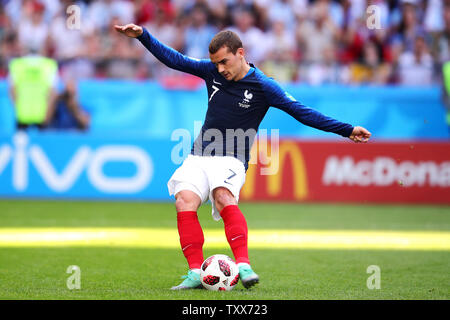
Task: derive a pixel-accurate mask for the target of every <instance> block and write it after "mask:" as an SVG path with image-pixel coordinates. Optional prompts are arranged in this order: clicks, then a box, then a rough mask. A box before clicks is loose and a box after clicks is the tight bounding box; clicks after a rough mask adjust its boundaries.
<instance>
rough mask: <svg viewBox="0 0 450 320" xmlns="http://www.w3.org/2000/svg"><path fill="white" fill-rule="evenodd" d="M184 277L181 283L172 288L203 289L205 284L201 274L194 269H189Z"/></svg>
mask: <svg viewBox="0 0 450 320" xmlns="http://www.w3.org/2000/svg"><path fill="white" fill-rule="evenodd" d="M181 279H184V281H183V282H182V283H180V284H179V285H177V286H175V287H172V288H171V289H170V290H189V289H202V288H203V285H202V282H201V281H200V275H199V274H198V273H197V272H194V271H192V270H189V271H188V274H187V276H182V277H181Z"/></svg>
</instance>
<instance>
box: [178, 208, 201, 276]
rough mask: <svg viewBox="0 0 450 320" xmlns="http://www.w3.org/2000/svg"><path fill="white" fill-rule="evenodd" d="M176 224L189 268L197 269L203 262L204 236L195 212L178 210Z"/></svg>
mask: <svg viewBox="0 0 450 320" xmlns="http://www.w3.org/2000/svg"><path fill="white" fill-rule="evenodd" d="M177 225H178V234H179V235H180V244H181V249H182V250H183V254H184V256H185V257H186V260H187V262H188V265H189V269H199V268H200V267H201V265H202V263H203V243H204V237H203V230H202V227H201V226H200V222H199V221H198V217H197V212H195V211H181V212H178V213H177Z"/></svg>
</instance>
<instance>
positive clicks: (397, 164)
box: [240, 139, 450, 204]
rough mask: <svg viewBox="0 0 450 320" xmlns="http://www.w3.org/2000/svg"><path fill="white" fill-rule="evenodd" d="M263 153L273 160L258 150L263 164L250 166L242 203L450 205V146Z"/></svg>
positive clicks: (289, 144)
mask: <svg viewBox="0 0 450 320" xmlns="http://www.w3.org/2000/svg"><path fill="white" fill-rule="evenodd" d="M254 149H256V148H254ZM260 149H263V150H271V151H272V154H271V155H267V154H261V150H257V151H256V152H255V150H252V153H253V155H255V154H257V155H258V156H259V159H260V161H258V162H257V163H253V164H251V165H250V166H249V169H248V171H247V177H246V182H245V184H244V187H243V188H242V190H241V196H240V197H241V200H242V201H245V200H247V201H294V202H295V201H311V202H356V203H436V204H450V143H448V142H377V141H374V142H370V143H367V144H355V143H352V142H347V141H342V142H336V141H333V142H331V141H329V142H327V141H322V140H321V141H301V140H300V141H299V140H286V139H282V140H280V143H279V147H278V150H276V152H275V151H274V149H275V148H267V147H266V148H260ZM263 153H264V152H263ZM274 153H277V154H276V155H274ZM265 158H268V159H269V160H270V161H264V160H265ZM261 159H262V161H261ZM274 162H275V163H276V165H274ZM269 166H273V167H275V169H273V168H272V169H271V170H270V169H269V168H268V167H269ZM264 170H266V172H264Z"/></svg>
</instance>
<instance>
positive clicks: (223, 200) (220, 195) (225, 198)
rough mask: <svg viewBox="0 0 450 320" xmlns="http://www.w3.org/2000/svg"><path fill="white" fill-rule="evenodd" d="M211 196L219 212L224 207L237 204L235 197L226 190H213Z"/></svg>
mask: <svg viewBox="0 0 450 320" xmlns="http://www.w3.org/2000/svg"><path fill="white" fill-rule="evenodd" d="M213 196H214V204H215V206H216V208H217V210H218V211H219V212H220V211H222V209H223V208H225V207H226V206H229V205H236V204H237V201H236V199H235V197H234V196H233V194H232V193H231V191H230V190H228V189H227V188H222V187H219V188H216V189H214V192H213Z"/></svg>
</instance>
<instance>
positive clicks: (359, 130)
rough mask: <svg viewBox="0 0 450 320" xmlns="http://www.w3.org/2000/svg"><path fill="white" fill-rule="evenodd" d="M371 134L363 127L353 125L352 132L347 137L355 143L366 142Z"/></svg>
mask: <svg viewBox="0 0 450 320" xmlns="http://www.w3.org/2000/svg"><path fill="white" fill-rule="evenodd" d="M371 135H372V134H371V133H370V132H369V131H368V130H367V129H365V128H363V127H354V128H353V131H352V134H351V135H350V137H348V138H349V139H350V140H352V141H354V142H356V143H361V142H362V143H366V142H367V141H369V139H370V136H371Z"/></svg>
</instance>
